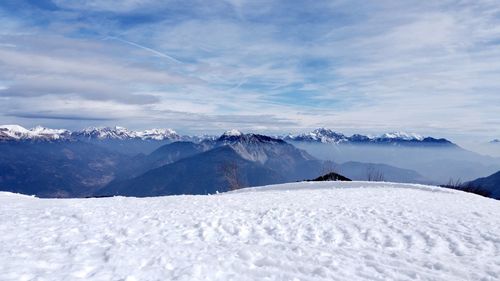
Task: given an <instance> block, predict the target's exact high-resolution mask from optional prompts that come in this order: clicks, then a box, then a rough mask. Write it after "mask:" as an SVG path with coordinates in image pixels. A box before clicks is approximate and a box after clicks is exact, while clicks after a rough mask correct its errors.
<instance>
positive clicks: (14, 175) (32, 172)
mask: <svg viewBox="0 0 500 281" xmlns="http://www.w3.org/2000/svg"><path fill="white" fill-rule="evenodd" d="M0 155H1V157H0V189H1V190H6V191H13V192H18V193H24V194H33V195H36V196H39V197H83V196H88V195H92V194H93V193H94V192H95V191H96V190H97V189H99V188H101V187H103V186H105V185H106V184H108V183H109V182H111V181H112V180H113V179H114V178H115V175H116V173H118V172H119V170H120V169H123V168H124V167H126V166H127V165H128V163H132V162H133V161H131V159H130V157H127V156H123V155H121V154H118V153H115V152H110V151H108V150H106V149H103V148H100V147H96V146H93V145H90V144H87V143H82V142H55V143H49V142H43V143H25V142H20V143H2V144H0Z"/></svg>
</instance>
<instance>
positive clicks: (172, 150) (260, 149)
mask: <svg viewBox="0 0 500 281" xmlns="http://www.w3.org/2000/svg"><path fill="white" fill-rule="evenodd" d="M145 162H146V165H148V167H150V168H152V167H155V168H154V169H153V170H149V171H147V172H145V173H144V174H142V175H139V176H137V177H134V178H132V179H128V180H121V181H119V180H117V181H115V182H113V183H111V184H110V185H109V186H107V187H105V188H103V189H102V190H100V191H99V192H98V195H103V196H104V195H126V196H155V195H172V194H206V193H214V192H216V191H227V190H228V189H229V188H231V182H230V181H231V179H230V178H229V179H228V177H227V174H225V173H226V172H227V171H226V170H225V168H227V167H233V168H234V171H233V172H234V174H233V175H232V176H233V180H236V181H237V182H238V185H239V186H238V187H247V186H255V185H262V184H273V183H283V182H293V181H298V180H305V179H312V178H316V177H318V176H319V175H321V174H323V173H324V172H325V164H328V163H325V162H324V161H320V160H317V159H315V158H314V157H312V156H311V155H309V154H308V153H307V152H305V151H303V150H300V149H297V148H296V147H294V146H293V145H291V144H288V143H286V142H284V141H282V140H279V139H275V138H271V137H267V136H262V135H254V134H241V133H239V132H230V133H226V134H224V135H222V136H221V137H220V138H218V139H216V140H210V141H204V142H201V143H200V144H195V143H189V142H178V143H173V144H168V145H165V146H163V147H161V148H159V149H157V150H156V151H154V152H153V153H151V154H150V155H148V156H147V157H146V158H145ZM163 163H166V164H165V165H163V166H158V165H160V164H163ZM335 168H338V169H340V171H341V173H345V174H348V175H349V176H350V177H352V178H354V179H357V180H393V181H401V182H425V178H424V177H422V176H421V175H419V174H418V173H416V172H413V171H410V170H404V169H399V168H396V167H391V166H389V165H381V164H366V163H354V162H350V163H345V164H340V165H335ZM142 170H147V169H142Z"/></svg>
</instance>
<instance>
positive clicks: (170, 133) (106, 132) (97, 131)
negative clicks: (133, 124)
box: [72, 126, 180, 141]
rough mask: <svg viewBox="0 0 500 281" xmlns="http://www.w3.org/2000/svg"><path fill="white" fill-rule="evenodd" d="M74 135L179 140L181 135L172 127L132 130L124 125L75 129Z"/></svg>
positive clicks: (96, 137) (94, 137) (102, 138)
mask: <svg viewBox="0 0 500 281" xmlns="http://www.w3.org/2000/svg"><path fill="white" fill-rule="evenodd" d="M72 136H74V137H76V138H88V139H98V140H110V139H113V140H130V139H140V140H156V141H162V140H179V139H180V136H179V135H178V134H177V133H176V132H175V131H174V130H172V129H150V130H144V131H132V130H128V129H127V128H124V127H119V126H116V127H114V128H111V127H98V128H97V127H89V128H86V129H84V130H81V131H75V132H73V133H72Z"/></svg>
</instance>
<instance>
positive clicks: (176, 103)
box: [0, 0, 500, 139]
mask: <svg viewBox="0 0 500 281" xmlns="http://www.w3.org/2000/svg"><path fill="white" fill-rule="evenodd" d="M53 3H54V5H53V6H50V7H46V8H44V7H33V6H32V5H31V6H30V5H25V6H23V7H24V8H25V9H17V10H16V9H13V8H12V7H11V8H8V7H4V10H5V11H7V10H8V9H10V10H8V11H9V12H5V11H4V12H3V13H2V12H0V14H1V15H2V16H4V15H5V17H2V19H1V20H0V22H1V23H2V26H5V27H6V28H4V29H3V30H2V31H1V32H0V89H2V90H0V103H3V104H1V105H2V106H5V107H11V106H13V107H15V110H16V112H17V113H16V114H17V115H12V112H11V113H10V114H11V117H12V116H21V115H20V114H24V115H26V114H28V115H29V113H30V112H47V110H50V114H53V115H54V116H57V114H62V116H70V115H71V112H72V111H75V110H79V108H80V107H81V106H82V105H83V107H84V111H85V114H87V115H85V116H97V117H96V118H102V117H103V116H106V114H108V115H109V116H111V117H110V118H112V119H113V120H122V124H124V125H127V123H130V124H131V125H132V126H139V125H141V124H142V125H144V126H147V127H149V126H148V124H153V123H154V124H161V123H162V122H165V123H168V124H175V125H176V126H181V127H182V126H186V128H189V129H192V130H200V131H203V129H204V128H205V129H206V130H208V129H207V128H210V129H213V128H221V127H222V126H228V127H238V126H241V127H242V128H254V129H258V130H262V131H266V130H267V131H273V132H276V131H280V130H281V131H297V130H302V129H309V128H312V127H316V126H326V127H332V128H334V129H335V128H338V129H341V130H344V131H346V132H347V133H349V132H359V131H364V132H372V131H375V133H377V132H380V131H385V130H391V131H392V130H397V129H403V130H410V131H417V132H419V133H422V134H430V133H433V134H434V133H437V134H440V135H441V134H449V135H464V134H466V133H464V132H467V131H469V132H471V133H470V134H474V135H480V136H483V137H484V138H488V139H489V138H493V137H497V136H498V135H500V131H499V130H500V129H499V128H500V126H498V124H500V117H498V113H497V112H498V104H500V96H499V95H498V91H499V90H500V84H499V83H498V78H497V77H498V75H499V74H500V63H499V62H500V51H499V50H500V49H499V48H498V44H500V28H499V26H500V22H499V21H500V19H498V17H497V16H496V15H497V14H498V13H499V12H500V7H498V5H497V3H496V2H495V1H451V0H450V1H439V2H428V1H427V2H422V1H405V2H401V1H376V2H366V1H363V2H356V1H354V2H353V1H341V0H339V1H244V0H228V1H219V2H217V3H210V4H207V3H206V2H205V1H174V0H172V1H157V0H126V1H111V0H109V1H63V0H57V1H53ZM0 5H1V4H0ZM2 97H3V98H2ZM57 99H59V100H60V101H59V102H56V100H57ZM44 100H46V101H51V102H52V104H49V103H48V102H45V101H44ZM50 106H53V107H54V108H52V109H50V108H49V107H50ZM11 110H14V109H11ZM28 115H26V116H28ZM9 120H10V119H9ZM110 122H112V121H110ZM68 124H70V125H71V121H70V120H68ZM177 129H182V128H177ZM189 129H188V130H189Z"/></svg>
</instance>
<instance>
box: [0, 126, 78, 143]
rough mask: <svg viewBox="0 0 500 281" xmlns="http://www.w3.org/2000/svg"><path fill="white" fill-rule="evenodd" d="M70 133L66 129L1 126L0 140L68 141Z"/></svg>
mask: <svg viewBox="0 0 500 281" xmlns="http://www.w3.org/2000/svg"><path fill="white" fill-rule="evenodd" d="M70 135H71V132H70V131H68V130H66V129H49V128H45V127H41V126H36V127H35V128H32V129H26V128H24V127H22V126H19V125H1V126H0V140H4V141H9V140H15V141H35V140H39V141H54V140H66V139H69V138H70Z"/></svg>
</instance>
